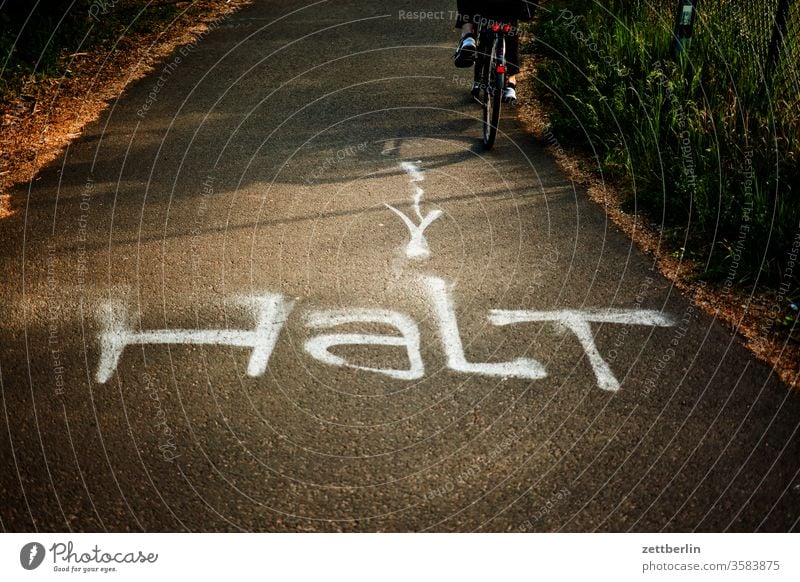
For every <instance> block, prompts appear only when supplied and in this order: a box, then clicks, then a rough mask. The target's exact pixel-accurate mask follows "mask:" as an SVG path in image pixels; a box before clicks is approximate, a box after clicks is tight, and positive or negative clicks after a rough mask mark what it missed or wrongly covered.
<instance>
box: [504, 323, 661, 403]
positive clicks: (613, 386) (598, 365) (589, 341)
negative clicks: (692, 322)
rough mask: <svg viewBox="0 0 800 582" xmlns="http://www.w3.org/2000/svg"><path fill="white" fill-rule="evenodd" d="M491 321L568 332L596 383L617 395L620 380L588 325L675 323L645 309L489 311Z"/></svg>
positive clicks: (657, 324)
mask: <svg viewBox="0 0 800 582" xmlns="http://www.w3.org/2000/svg"><path fill="white" fill-rule="evenodd" d="M489 321H490V322H492V323H493V324H494V325H512V324H515V323H527V322H534V321H535V322H552V323H555V324H557V325H559V326H563V327H565V328H567V329H569V330H570V331H571V332H572V333H574V334H575V336H576V337H577V338H578V341H579V342H580V344H581V347H583V351H584V352H586V356H587V357H588V358H589V362H590V363H591V365H592V370H593V371H594V375H595V377H596V378H597V384H598V385H599V386H600V388H602V389H603V390H608V391H611V392H616V391H617V390H619V387H620V386H619V381H618V380H617V378H616V376H614V373H613V372H612V371H611V368H610V367H609V365H608V362H606V361H605V360H604V359H603V356H601V355H600V351H599V350H598V349H597V344H595V341H594V336H593V335H592V328H591V326H590V325H589V323H618V324H624V325H649V326H659V327H670V326H672V325H673V320H672V318H670V317H669V316H667V315H664V314H663V313H661V312H659V311H654V310H643V309H606V310H602V309H593V310H586V311H575V310H562V311H524V310H520V311H507V310H503V309H493V310H491V311H490V312H489Z"/></svg>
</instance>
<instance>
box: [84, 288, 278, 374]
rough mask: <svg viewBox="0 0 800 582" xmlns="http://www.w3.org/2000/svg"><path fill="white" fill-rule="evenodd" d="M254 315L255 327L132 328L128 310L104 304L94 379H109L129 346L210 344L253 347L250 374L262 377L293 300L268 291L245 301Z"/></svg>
mask: <svg viewBox="0 0 800 582" xmlns="http://www.w3.org/2000/svg"><path fill="white" fill-rule="evenodd" d="M244 302H245V304H246V305H248V306H249V307H250V309H251V312H252V313H253V315H254V316H255V319H256V326H255V329H253V330H240V329H158V330H145V331H133V329H131V327H130V325H129V323H128V322H129V318H128V313H127V309H126V308H125V306H124V305H122V304H120V303H118V302H109V303H106V304H105V305H103V307H102V309H101V311H100V313H99V320H100V324H101V326H102V328H103V329H102V331H101V332H100V346H101V356H100V362H99V363H98V366H97V373H96V374H95V379H96V380H97V382H99V383H101V384H102V383H104V382H107V381H108V380H109V379H110V378H111V376H112V375H113V374H114V371H115V370H116V369H117V365H118V364H119V359H120V356H121V355H122V352H123V351H124V350H125V348H126V347H127V346H129V345H138V344H207V345H228V346H239V347H249V348H252V349H253V352H252V353H251V354H250V361H249V363H248V365H247V375H248V376H260V375H262V374H263V373H264V372H266V370H267V364H268V363H269V358H270V356H271V355H272V350H273V349H274V348H275V344H276V343H277V341H278V336H279V335H280V332H281V329H282V328H283V324H284V323H285V321H286V318H287V316H288V315H289V312H290V311H291V310H292V306H293V302H291V301H286V300H285V299H284V296H283V295H279V294H267V295H261V296H255V297H250V298H247V299H245V300H244Z"/></svg>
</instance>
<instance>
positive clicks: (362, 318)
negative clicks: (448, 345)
mask: <svg viewBox="0 0 800 582" xmlns="http://www.w3.org/2000/svg"><path fill="white" fill-rule="evenodd" d="M347 323H380V324H385V325H391V326H393V327H395V328H396V329H397V330H398V331H399V332H400V333H401V334H402V336H394V335H376V334H357V333H337V334H324V335H318V336H315V337H313V338H311V339H309V340H307V341H306V343H305V349H306V351H307V352H308V353H309V354H311V355H312V356H313V357H314V358H316V359H318V360H319V361H321V362H323V363H325V364H328V365H331V366H342V367H347V368H355V369H357V370H365V371H368V372H376V373H378V374H383V375H384V376H389V377H390V378H395V379H397V380H418V379H419V378H422V377H423V376H424V375H425V365H424V364H423V362H422V354H421V353H420V351H419V344H420V339H419V328H418V327H417V324H416V323H415V322H414V320H413V319H411V318H410V317H409V316H407V315H405V314H403V313H398V312H396V311H389V310H385V309H346V310H345V309H341V310H336V311H315V312H313V313H311V315H309V317H308V321H307V325H308V326H309V327H313V328H326V329H327V328H331V327H336V326H339V325H344V324H347ZM341 345H375V346H402V347H404V348H405V349H406V352H407V354H408V360H409V363H410V368H409V369H408V370H396V369H393V368H370V367H368V366H357V365H355V364H351V363H349V362H348V361H347V360H345V359H344V358H341V357H339V356H337V355H334V354H332V353H330V351H329V349H330V348H331V347H333V346H341Z"/></svg>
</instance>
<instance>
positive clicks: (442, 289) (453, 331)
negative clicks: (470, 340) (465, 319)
mask: <svg viewBox="0 0 800 582" xmlns="http://www.w3.org/2000/svg"><path fill="white" fill-rule="evenodd" d="M423 280H424V282H425V285H426V287H427V290H428V297H429V299H430V301H431V305H432V307H433V310H434V314H435V315H436V320H437V323H438V324H439V335H440V339H441V341H442V346H443V347H444V351H445V355H446V356H447V365H448V367H450V368H451V369H453V370H456V371H457V372H465V373H468V374H481V375H484V376H500V377H504V378H505V377H512V378H524V379H528V380H539V379H541V378H545V377H546V376H547V373H546V372H545V371H544V368H543V367H542V365H541V364H540V363H539V362H537V361H536V360H533V359H531V358H517V359H516V360H513V361H511V362H499V363H488V362H486V363H474V362H468V361H467V358H466V356H464V345H463V344H462V342H461V332H459V330H458V322H457V321H456V314H455V309H454V307H453V300H452V298H451V297H450V293H449V290H448V285H447V283H445V282H444V280H442V279H439V278H438V277H424V278H423Z"/></svg>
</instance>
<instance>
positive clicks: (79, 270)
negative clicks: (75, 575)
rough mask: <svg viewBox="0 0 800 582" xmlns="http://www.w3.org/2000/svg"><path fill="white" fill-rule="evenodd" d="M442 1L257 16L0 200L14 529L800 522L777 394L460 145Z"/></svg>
mask: <svg viewBox="0 0 800 582" xmlns="http://www.w3.org/2000/svg"><path fill="white" fill-rule="evenodd" d="M452 8H453V7H452V6H450V3H449V2H443V1H433V0H428V1H426V2H424V3H423V4H421V5H419V6H417V5H415V6H414V10H423V11H430V12H433V13H434V14H435V16H434V17H433V18H430V19H426V20H419V19H407V18H404V17H401V11H408V10H409V7H408V6H407V5H406V4H404V3H401V2H392V1H380V2H376V1H374V0H370V1H369V2H368V1H366V0H364V1H361V0H357V1H354V2H317V3H315V4H303V3H300V2H255V3H254V4H253V5H251V6H249V7H246V8H244V9H243V10H241V11H240V12H238V13H236V14H235V15H233V16H231V17H229V18H227V19H226V20H224V21H222V22H220V23H219V24H218V25H216V26H214V27H212V28H213V29H212V30H210V31H209V32H208V33H207V34H206V35H204V36H203V38H202V39H201V40H200V41H199V42H198V43H197V44H196V45H190V46H188V47H183V48H182V49H179V50H178V51H176V53H175V54H174V55H172V56H171V57H169V58H168V59H167V60H166V61H164V62H163V63H162V64H161V65H160V66H159V67H157V69H156V71H155V72H153V73H152V74H150V75H148V76H147V77H145V78H144V79H142V80H140V81H139V82H137V83H136V84H134V85H133V86H132V87H130V88H129V90H127V91H126V92H125V93H124V94H123V95H122V96H121V97H120V98H119V100H118V101H116V102H115V103H114V104H113V105H112V106H111V107H110V108H109V110H108V111H107V113H106V114H105V115H104V116H103V118H102V119H100V120H99V121H98V122H96V123H93V124H92V125H91V126H90V127H88V128H87V130H86V131H85V132H84V134H83V135H82V136H81V137H80V138H79V139H78V140H76V141H75V142H74V143H73V144H72V145H71V146H70V148H69V149H68V151H67V152H66V153H65V154H64V155H63V156H62V157H61V158H60V159H59V160H57V161H56V162H54V163H52V164H50V165H49V166H48V167H46V168H45V169H44V170H43V171H42V172H41V173H40V175H39V176H38V177H37V179H35V180H34V181H33V182H32V184H31V185H30V187H29V188H19V189H18V190H17V191H15V192H14V197H15V200H16V201H19V203H20V204H22V208H21V211H20V212H18V213H17V214H16V215H15V216H14V217H12V218H10V219H7V220H5V221H3V222H2V223H0V241H2V243H0V244H2V247H3V251H2V265H3V273H4V275H5V276H4V277H3V280H2V283H0V285H2V297H3V307H4V310H3V311H4V317H3V325H2V326H0V345H2V346H3V347H2V350H0V378H1V379H2V395H3V418H4V419H5V423H6V424H7V427H8V430H7V431H5V430H4V431H2V433H3V436H2V438H0V443H1V444H0V447H2V458H3V459H4V461H5V463H4V471H3V473H2V477H0V491H1V492H2V496H3V500H4V502H3V509H2V512H0V518H1V519H2V527H3V528H4V529H7V530H32V529H44V530H65V529H70V530H113V531H127V530H147V531H153V530H158V531H160V530H182V529H189V530H238V529H246V530H267V531H298V530H299V531H330V530H345V531H353V530H366V531H373V530H392V531H395V530H400V531H408V530H415V531H416V530H434V531H465V530H475V529H482V530H489V531H520V530H525V531H591V530H594V529H600V530H615V531H618V530H628V529H633V530H647V531H652V530H662V529H663V530H681V531H686V530H694V529H699V530H725V529H731V530H744V531H752V530H780V531H783V530H788V529H792V528H796V527H797V519H798V516H800V510H799V509H798V508H800V504H798V495H800V493H799V492H798V485H800V483H799V482H798V478H797V473H798V468H800V455H798V452H800V451H798V445H797V438H796V431H797V427H798V423H800V401H799V400H798V396H797V395H796V394H792V393H790V392H789V390H788V389H787V388H786V387H785V386H784V385H782V384H781V383H779V382H778V381H776V380H775V379H774V378H773V376H772V375H771V374H770V371H769V369H768V368H766V367H765V366H764V365H762V364H761V363H759V362H757V361H755V360H754V358H753V357H752V356H751V355H750V354H749V353H748V352H747V351H746V350H745V349H744V348H743V347H742V346H741V345H740V342H739V341H738V340H737V339H736V338H735V337H733V336H732V335H731V334H730V333H728V332H727V331H726V330H724V329H723V328H722V327H721V326H720V325H719V324H718V323H716V322H715V321H713V320H712V319H711V318H709V317H707V316H705V315H702V314H700V312H699V310H698V309H697V308H695V307H693V306H692V305H691V304H690V303H689V302H687V301H686V299H684V298H683V297H681V295H680V293H679V292H678V291H677V290H675V289H674V288H672V287H671V285H670V283H669V282H668V281H666V280H665V279H663V278H662V277H660V276H659V275H658V274H657V273H656V272H654V271H653V269H652V261H651V260H650V259H648V258H647V257H645V256H643V255H642V254H641V253H640V252H639V251H638V250H637V249H636V248H635V247H634V246H633V245H632V243H631V242H630V241H629V240H628V239H626V238H625V237H624V236H623V235H622V234H621V233H620V232H618V231H617V230H616V229H615V228H614V227H613V225H611V224H610V223H609V222H608V220H607V219H606V217H605V215H604V214H603V212H602V210H601V209H599V208H598V207H596V206H594V205H592V204H590V203H589V202H587V199H586V195H585V193H584V192H583V191H582V190H581V189H580V188H577V187H575V185H574V184H571V183H570V182H569V181H567V180H566V179H565V178H564V177H563V175H561V174H560V172H559V171H558V170H557V168H556V167H555V165H554V164H553V162H552V160H551V159H550V158H549V157H548V156H547V155H546V154H545V153H544V144H542V143H539V142H537V141H536V140H535V139H533V138H532V137H530V136H528V135H526V134H525V133H524V132H523V131H522V129H521V128H520V126H519V124H518V123H517V122H516V121H515V119H514V117H513V113H508V112H506V113H505V114H504V117H503V121H502V126H501V130H502V134H501V135H500V136H499V137H498V142H497V145H496V149H495V150H494V151H492V152H491V153H488V154H486V153H484V152H483V151H482V150H481V149H480V147H479V146H478V138H479V133H480V127H479V123H478V116H479V110H478V109H477V108H476V107H475V105H474V104H472V103H470V102H469V100H468V99H467V98H466V92H467V87H468V84H469V78H468V77H469V74H468V73H466V72H463V71H457V70H455V69H454V68H452V65H451V60H450V58H451V54H452V46H453V44H454V40H455V36H454V33H453V32H452V30H451V26H452V25H451V23H450V20H449V18H448V17H449V14H448V11H449V10H451V9H452ZM402 15H403V16H405V13H402ZM437 16H444V19H441V18H437Z"/></svg>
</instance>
